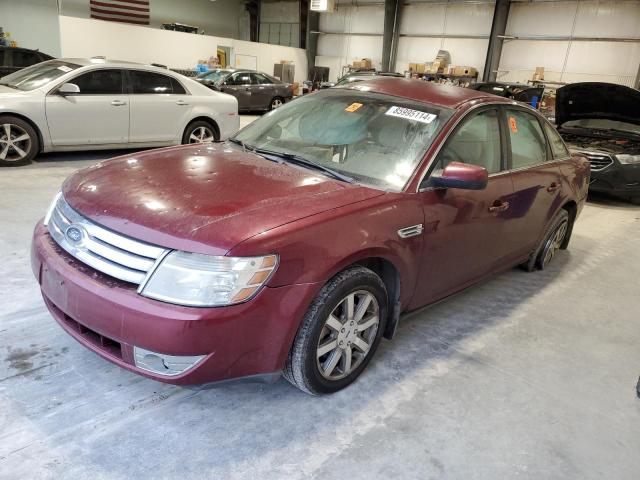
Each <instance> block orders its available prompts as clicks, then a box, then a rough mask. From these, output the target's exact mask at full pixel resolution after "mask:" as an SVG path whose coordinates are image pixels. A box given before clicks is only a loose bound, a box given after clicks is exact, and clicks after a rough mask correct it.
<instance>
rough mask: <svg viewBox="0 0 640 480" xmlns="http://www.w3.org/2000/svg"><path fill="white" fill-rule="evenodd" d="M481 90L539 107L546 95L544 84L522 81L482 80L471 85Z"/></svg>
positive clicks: (473, 88) (471, 87)
mask: <svg viewBox="0 0 640 480" xmlns="http://www.w3.org/2000/svg"><path fill="white" fill-rule="evenodd" d="M469 88H470V89H472V90H477V91H479V92H485V93H491V94H493V95H498V96H499V97H505V98H511V99H513V100H516V101H518V102H523V103H527V104H529V105H531V106H532V107H534V108H538V107H539V105H540V100H541V99H542V96H543V95H544V87H543V86H531V85H526V84H522V83H507V82H480V83H474V84H473V85H471V86H470V87H469Z"/></svg>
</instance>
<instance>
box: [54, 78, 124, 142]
mask: <svg viewBox="0 0 640 480" xmlns="http://www.w3.org/2000/svg"><path fill="white" fill-rule="evenodd" d="M68 83H73V84H75V85H77V86H78V88H79V89H80V93H78V94H74V95H66V96H61V95H59V94H58V93H57V92H56V91H55V90H54V91H52V92H51V93H49V94H48V95H47V97H46V100H45V110H46V115H47V124H48V126H49V133H50V134H51V141H52V143H53V144H54V145H56V146H66V145H105V144H122V143H127V142H128V141H129V96H128V95H127V94H126V93H123V92H124V81H123V73H122V70H118V69H98V70H92V71H90V72H87V73H83V74H81V75H79V76H77V77H75V78H73V79H71V80H69V81H68Z"/></svg>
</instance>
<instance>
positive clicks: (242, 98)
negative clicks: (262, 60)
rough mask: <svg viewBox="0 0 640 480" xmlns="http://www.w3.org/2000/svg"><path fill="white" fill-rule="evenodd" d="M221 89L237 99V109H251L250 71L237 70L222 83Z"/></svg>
mask: <svg viewBox="0 0 640 480" xmlns="http://www.w3.org/2000/svg"><path fill="white" fill-rule="evenodd" d="M220 90H221V91H223V92H224V93H228V94H229V95H233V96H234V97H236V98H237V99H238V110H251V109H252V108H255V107H253V104H252V101H251V73H249V72H237V73H234V74H232V75H229V77H227V79H226V80H225V81H224V85H222V87H221V89H220Z"/></svg>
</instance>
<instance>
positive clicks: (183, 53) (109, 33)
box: [59, 16, 307, 81]
mask: <svg viewBox="0 0 640 480" xmlns="http://www.w3.org/2000/svg"><path fill="white" fill-rule="evenodd" d="M59 22H60V43H61V50H62V56H64V57H92V56H96V55H104V56H106V57H107V58H112V59H118V60H127V61H132V62H140V63H147V64H149V63H160V64H163V65H167V66H168V67H170V68H184V69H192V68H194V67H195V65H196V63H197V62H198V60H199V59H206V58H209V57H210V56H214V55H216V51H217V48H218V47H219V46H221V47H222V46H224V47H229V48H230V49H231V64H232V65H236V62H235V57H236V56H239V57H240V56H241V58H243V59H252V58H255V65H256V67H257V69H258V70H262V71H264V72H267V73H270V74H273V65H274V64H275V63H279V62H280V61H281V60H287V61H290V62H293V64H294V65H295V80H296V81H302V80H304V79H305V78H306V72H307V57H306V52H305V51H304V50H302V49H300V48H292V47H283V46H279V45H268V44H264V43H255V42H248V41H243V40H237V39H232V38H224V37H214V36H210V35H194V34H192V33H183V32H173V31H169V30H161V29H157V28H148V27H141V26H137V25H127V24H123V23H116V22H105V21H102V20H92V19H86V18H77V17H67V16H60V17H59ZM132 45H135V48H132Z"/></svg>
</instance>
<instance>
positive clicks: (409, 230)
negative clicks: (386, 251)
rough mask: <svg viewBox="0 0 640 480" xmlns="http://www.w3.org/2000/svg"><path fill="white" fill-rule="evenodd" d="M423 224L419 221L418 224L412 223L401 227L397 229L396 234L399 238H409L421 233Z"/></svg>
mask: <svg viewBox="0 0 640 480" xmlns="http://www.w3.org/2000/svg"><path fill="white" fill-rule="evenodd" d="M423 228H424V227H423V226H422V224H421V223H420V224H419V225H412V226H410V227H405V228H401V229H400V230H398V236H399V237H400V238H410V237H416V236H418V235H421V234H422V230H423Z"/></svg>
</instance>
